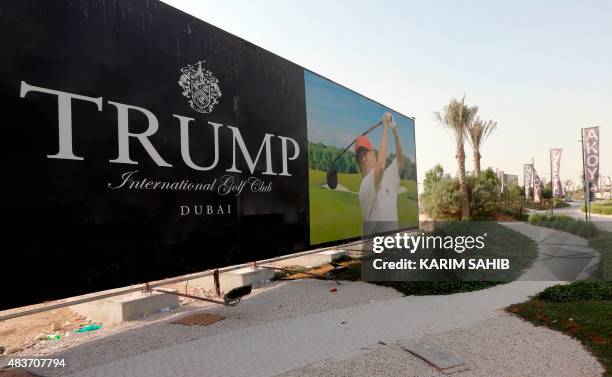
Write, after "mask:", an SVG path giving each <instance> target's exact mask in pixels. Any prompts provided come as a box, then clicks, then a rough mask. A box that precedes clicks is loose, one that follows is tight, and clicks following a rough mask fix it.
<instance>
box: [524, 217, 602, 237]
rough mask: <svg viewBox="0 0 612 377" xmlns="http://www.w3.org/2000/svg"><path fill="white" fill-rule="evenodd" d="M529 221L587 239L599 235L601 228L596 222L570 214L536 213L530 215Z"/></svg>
mask: <svg viewBox="0 0 612 377" xmlns="http://www.w3.org/2000/svg"><path fill="white" fill-rule="evenodd" d="M529 223H530V224H532V225H540V226H544V227H547V228H553V229H557V230H562V231H564V232H568V233H572V234H575V235H577V236H580V237H582V238H587V239H593V238H597V237H598V236H599V230H598V229H597V227H596V226H595V224H593V223H591V222H586V221H583V220H576V219H574V218H571V217H568V216H558V215H555V216H545V215H540V214H534V215H531V216H529Z"/></svg>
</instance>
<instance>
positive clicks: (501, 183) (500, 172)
mask: <svg viewBox="0 0 612 377" xmlns="http://www.w3.org/2000/svg"><path fill="white" fill-rule="evenodd" d="M497 179H499V192H504V191H505V189H506V188H505V186H504V171H503V170H498V171H497Z"/></svg>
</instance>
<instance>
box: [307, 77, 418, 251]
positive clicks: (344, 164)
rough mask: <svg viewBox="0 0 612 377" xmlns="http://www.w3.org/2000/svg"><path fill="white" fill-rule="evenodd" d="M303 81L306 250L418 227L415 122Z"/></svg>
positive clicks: (321, 83) (335, 88)
mask: <svg viewBox="0 0 612 377" xmlns="http://www.w3.org/2000/svg"><path fill="white" fill-rule="evenodd" d="M304 80H305V85H306V112H307V125H308V141H309V143H308V167H309V197H310V242H311V244H313V245H316V244H322V243H327V242H334V241H339V240H345V239H350V238H355V237H360V236H362V235H363V234H365V233H367V234H372V233H379V232H387V231H392V230H397V229H401V228H413V227H416V226H417V225H418V207H417V185H416V164H415V154H416V152H415V140H414V120H412V119H410V118H408V117H406V116H404V115H401V114H398V113H396V112H393V111H391V110H390V109H388V108H386V107H384V106H382V105H380V104H378V103H376V102H374V101H371V100H369V99H367V98H365V97H363V96H361V95H358V94H356V93H354V92H352V91H350V90H348V89H346V88H343V87H341V86H339V85H337V84H334V83H333V82H331V81H329V80H326V79H324V78H322V77H320V76H318V75H315V74H313V73H310V72H305V75H304ZM383 156H384V157H383Z"/></svg>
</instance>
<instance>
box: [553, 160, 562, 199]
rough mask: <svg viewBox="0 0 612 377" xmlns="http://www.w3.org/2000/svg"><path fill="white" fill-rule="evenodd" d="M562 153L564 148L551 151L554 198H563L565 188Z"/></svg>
mask: <svg viewBox="0 0 612 377" xmlns="http://www.w3.org/2000/svg"><path fill="white" fill-rule="evenodd" d="M561 153H563V148H553V149H551V150H550V171H551V173H552V179H551V187H552V194H553V197H555V198H559V197H562V196H563V187H562V186H561V177H560V171H561Z"/></svg>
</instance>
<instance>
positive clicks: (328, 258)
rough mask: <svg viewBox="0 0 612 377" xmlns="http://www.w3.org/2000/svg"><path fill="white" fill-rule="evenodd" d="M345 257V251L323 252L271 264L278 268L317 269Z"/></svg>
mask: <svg viewBox="0 0 612 377" xmlns="http://www.w3.org/2000/svg"><path fill="white" fill-rule="evenodd" d="M345 255H347V252H346V250H325V251H321V252H320V253H314V254H308V255H302V256H300V257H296V258H290V259H284V260H281V261H278V262H274V263H271V264H272V265H274V266H278V267H287V266H303V267H317V266H321V265H323V264H327V263H331V262H333V261H336V260H338V259H339V258H341V257H343V256H345Z"/></svg>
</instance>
